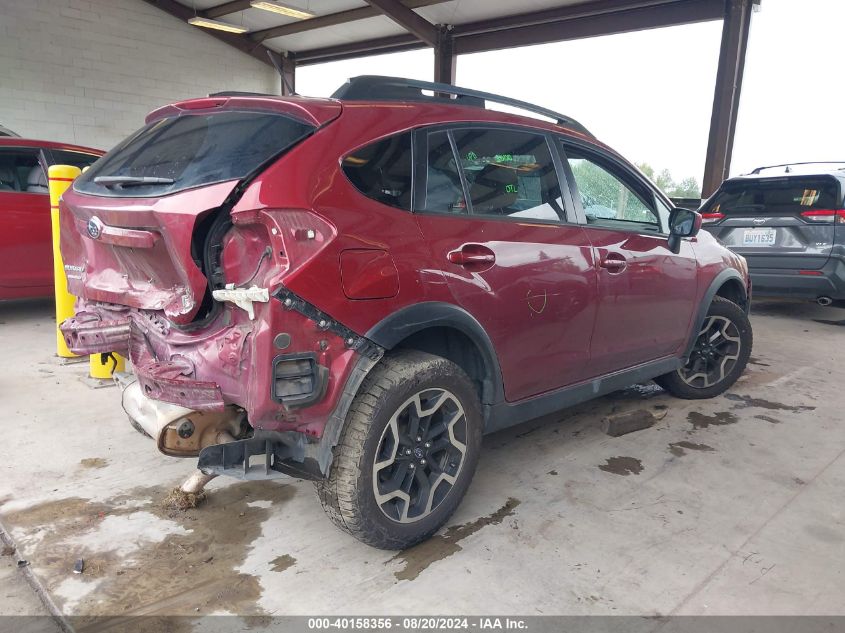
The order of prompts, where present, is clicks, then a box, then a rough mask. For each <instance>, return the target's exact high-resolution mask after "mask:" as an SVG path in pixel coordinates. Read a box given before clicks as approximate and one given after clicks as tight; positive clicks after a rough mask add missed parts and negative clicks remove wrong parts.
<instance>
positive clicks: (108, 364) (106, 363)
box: [89, 352, 126, 380]
mask: <svg viewBox="0 0 845 633" xmlns="http://www.w3.org/2000/svg"><path fill="white" fill-rule="evenodd" d="M89 358H90V361H89V362H90V364H91V378H99V379H101V380H108V379H109V378H111V375H112V374H113V373H114V372H116V371H125V370H126V359H125V358H123V356H121V355H120V354H118V353H116V352H109V353H107V354H91V356H89Z"/></svg>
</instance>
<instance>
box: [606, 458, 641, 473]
mask: <svg viewBox="0 0 845 633" xmlns="http://www.w3.org/2000/svg"><path fill="white" fill-rule="evenodd" d="M599 470H603V471H604V472H606V473H611V474H614V475H622V476H623V477H627V476H628V475H639V474H640V473H641V472H643V463H642V462H641V461H640V460H638V459H637V458H636V457H621V456H620V457H609V458H608V459H607V463H605V464H599Z"/></svg>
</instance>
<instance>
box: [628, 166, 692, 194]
mask: <svg viewBox="0 0 845 633" xmlns="http://www.w3.org/2000/svg"><path fill="white" fill-rule="evenodd" d="M637 167H639V168H640V171H642V172H643V173H644V174H645V175H646V176H648V177H649V178H650V179H651V181H652V182H654V184H655V185H657V186H658V187H659V188H660V190H661V191H663V192H664V193H665V194H666V195H667V196H669V197H670V198H700V197H701V187H700V186H699V184H698V181H697V180H696V179H695V178H693V177H691V176H690V177H689V178H684V179H683V180H682V181H681V182H675V179H674V178H672V174H671V172H670V171H669V170H668V169H663V170H661V171H660V173H656V172H655V170H654V167H652V166H651V165H649V164H648V163H640V164H638V165H637Z"/></svg>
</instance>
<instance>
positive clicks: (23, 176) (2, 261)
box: [0, 148, 53, 294]
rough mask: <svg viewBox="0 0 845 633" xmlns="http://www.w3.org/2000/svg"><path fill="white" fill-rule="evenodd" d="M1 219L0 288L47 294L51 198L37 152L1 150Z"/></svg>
mask: <svg viewBox="0 0 845 633" xmlns="http://www.w3.org/2000/svg"><path fill="white" fill-rule="evenodd" d="M0 219H2V224H3V230H2V231H0V287H6V288H28V289H33V290H35V289H43V290H44V292H45V294H50V289H51V288H52V287H53V246H52V241H51V228H50V197H49V195H48V192H47V178H46V174H45V172H44V168H43V165H42V163H41V160H40V152H39V150H37V149H27V148H4V149H2V150H0Z"/></svg>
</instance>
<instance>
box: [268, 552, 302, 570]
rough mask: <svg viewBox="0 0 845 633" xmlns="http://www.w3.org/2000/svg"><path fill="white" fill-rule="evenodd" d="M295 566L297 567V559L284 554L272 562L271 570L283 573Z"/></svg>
mask: <svg viewBox="0 0 845 633" xmlns="http://www.w3.org/2000/svg"><path fill="white" fill-rule="evenodd" d="M294 565H296V559H295V558H294V557H293V556H291V555H290V554H282V555H281V556H277V557H276V558H274V559H273V560H272V561H271V562H270V569H272V570H273V571H276V572H282V571H285V570H286V569H290V568H291V567H293V566H294Z"/></svg>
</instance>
